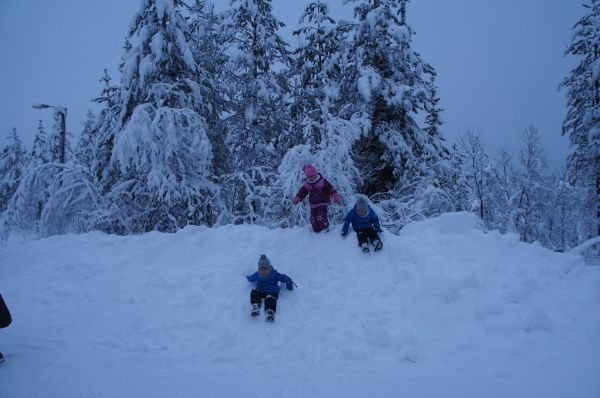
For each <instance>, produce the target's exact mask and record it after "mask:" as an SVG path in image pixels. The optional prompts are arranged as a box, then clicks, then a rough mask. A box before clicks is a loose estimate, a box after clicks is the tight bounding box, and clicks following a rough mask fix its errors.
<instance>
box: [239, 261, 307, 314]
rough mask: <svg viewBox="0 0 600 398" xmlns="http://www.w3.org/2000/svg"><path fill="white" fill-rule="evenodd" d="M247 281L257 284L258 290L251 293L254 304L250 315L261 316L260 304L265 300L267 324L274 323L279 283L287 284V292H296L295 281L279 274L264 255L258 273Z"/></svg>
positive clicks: (250, 276)
mask: <svg viewBox="0 0 600 398" xmlns="http://www.w3.org/2000/svg"><path fill="white" fill-rule="evenodd" d="M246 279H248V282H254V283H256V288H254V289H252V291H251V292H250V304H252V312H251V313H250V315H252V316H257V315H258V314H260V304H261V302H262V300H263V299H264V300H265V313H266V315H267V322H273V321H274V320H275V311H276V310H277V298H278V297H279V282H282V283H285V287H286V288H287V290H294V285H295V284H294V281H292V278H290V277H289V276H287V275H285V274H280V273H279V272H277V271H276V270H275V269H274V268H273V266H272V265H271V262H270V261H269V259H268V258H267V256H265V255H264V254H262V255H261V256H260V259H259V260H258V272H255V273H253V274H252V275H248V276H247V277H246Z"/></svg>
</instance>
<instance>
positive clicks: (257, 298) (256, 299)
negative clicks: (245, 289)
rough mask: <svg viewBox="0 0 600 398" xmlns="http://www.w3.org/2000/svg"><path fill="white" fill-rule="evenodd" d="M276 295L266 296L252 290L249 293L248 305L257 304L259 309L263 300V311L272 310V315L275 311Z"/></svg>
mask: <svg viewBox="0 0 600 398" xmlns="http://www.w3.org/2000/svg"><path fill="white" fill-rule="evenodd" d="M278 297H279V295H278V294H267V293H263V292H261V291H259V290H257V289H252V291H251V292H250V304H258V306H259V307H260V304H261V301H262V300H263V299H264V300H265V310H272V311H273V312H274V313H275V312H276V311H277V298H278Z"/></svg>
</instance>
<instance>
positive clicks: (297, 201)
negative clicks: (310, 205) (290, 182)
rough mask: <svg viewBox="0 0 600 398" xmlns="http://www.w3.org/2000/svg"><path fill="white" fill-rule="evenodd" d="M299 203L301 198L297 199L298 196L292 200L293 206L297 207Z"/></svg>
mask: <svg viewBox="0 0 600 398" xmlns="http://www.w3.org/2000/svg"><path fill="white" fill-rule="evenodd" d="M298 203H300V198H299V197H297V196H294V197H293V198H292V204H293V205H297V204H298Z"/></svg>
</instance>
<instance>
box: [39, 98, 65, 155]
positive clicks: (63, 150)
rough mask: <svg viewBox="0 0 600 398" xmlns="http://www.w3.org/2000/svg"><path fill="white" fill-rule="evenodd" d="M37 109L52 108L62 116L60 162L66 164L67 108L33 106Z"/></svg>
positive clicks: (44, 105) (42, 105) (43, 105)
mask: <svg viewBox="0 0 600 398" xmlns="http://www.w3.org/2000/svg"><path fill="white" fill-rule="evenodd" d="M33 107H34V108H35V109H46V108H52V109H54V110H55V111H56V112H58V114H59V115H60V162H61V163H64V162H65V146H66V142H65V141H66V135H67V108H66V107H64V106H52V105H46V104H38V105H33Z"/></svg>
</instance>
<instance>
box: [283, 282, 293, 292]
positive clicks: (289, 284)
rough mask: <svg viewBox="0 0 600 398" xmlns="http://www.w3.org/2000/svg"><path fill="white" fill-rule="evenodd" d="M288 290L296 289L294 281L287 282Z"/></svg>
mask: <svg viewBox="0 0 600 398" xmlns="http://www.w3.org/2000/svg"><path fill="white" fill-rule="evenodd" d="M285 287H286V288H287V290H294V282H288V283H286V284H285Z"/></svg>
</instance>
